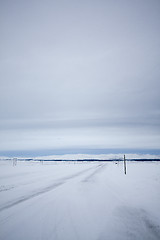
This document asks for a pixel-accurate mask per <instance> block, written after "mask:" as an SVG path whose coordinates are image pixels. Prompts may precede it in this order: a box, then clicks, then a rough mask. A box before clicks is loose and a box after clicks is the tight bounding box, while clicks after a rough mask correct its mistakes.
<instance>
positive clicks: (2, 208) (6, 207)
mask: <svg viewBox="0 0 160 240" xmlns="http://www.w3.org/2000/svg"><path fill="white" fill-rule="evenodd" d="M94 168H97V165H96V166H94V167H91V168H89V169H86V170H83V171H80V172H78V173H75V174H72V175H69V176H67V177H64V178H61V179H59V180H57V182H54V183H53V184H51V185H49V186H47V187H45V188H43V189H40V190H38V191H36V192H35V193H31V194H29V195H27V196H23V197H21V198H19V199H18V200H16V201H12V202H9V203H7V204H6V205H5V206H1V207H0V212H2V211H4V210H6V209H9V208H11V207H14V206H16V205H18V204H20V203H23V202H25V201H27V200H30V199H32V198H35V197H38V196H40V195H42V194H45V193H47V192H50V191H52V190H54V189H56V188H57V187H59V186H61V185H63V184H65V183H66V181H68V180H70V179H73V178H76V177H79V176H80V175H82V174H84V173H86V172H88V171H91V170H92V169H94Z"/></svg>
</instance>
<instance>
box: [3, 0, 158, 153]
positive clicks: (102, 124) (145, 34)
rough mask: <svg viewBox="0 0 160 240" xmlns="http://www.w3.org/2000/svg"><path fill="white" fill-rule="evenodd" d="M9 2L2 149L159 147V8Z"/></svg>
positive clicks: (151, 5)
mask: <svg viewBox="0 0 160 240" xmlns="http://www.w3.org/2000/svg"><path fill="white" fill-rule="evenodd" d="M0 4H1V8H0V9H1V10H0V11H1V12H0V16H1V21H0V22H1V26H0V27H1V35H2V37H1V47H0V51H1V58H0V115H1V119H0V131H1V136H3V137H1V142H3V144H1V148H2V149H1V150H3V149H5V150H10V149H11V148H12V149H16V150H18V149H23V148H24V149H29V148H31V147H32V148H34V147H35V148H41V147H44V148H50V147H52V146H53V145H54V146H55V147H56V148H58V147H59V148H60V147H70V148H72V147H74V146H75V143H76V147H81V146H83V147H86V148H87V147H88V148H91V147H94V146H97V147H99V148H101V147H104V148H109V147H113V148H114V147H117V146H119V147H130V148H132V147H134V148H136V147H139V143H140V142H141V141H140V140H139V139H141V140H143V142H144V143H143V142H141V143H140V145H141V147H142V148H143V147H144V148H149V147H150V148H158V146H159V145H158V140H157V139H159V137H160V122H159V119H160V106H159V103H160V95H159V89H160V81H159V77H160V70H159V63H160V45H159V42H160V31H159V26H160V16H159V12H160V3H159V1H156V0H154V1H149V0H148V1H147V0H145V1H143V0H142V1H126V0H120V1H102V0H101V1H80V2H79V1H49V0H48V1H1V3H0ZM17 133H18V136H19V137H18V138H17ZM63 133H64V134H63ZM82 133H83V134H82ZM35 135H36V136H37V137H36V138H35V137H34V136H35ZM43 136H45V138H43ZM97 136H98V137H97ZM16 139H17V140H16ZM38 139H41V140H40V141H38ZM53 139H54V140H53ZM56 139H59V141H58V140H56ZM60 139H61V140H60ZM121 139H123V141H122V140H121ZM52 140H53V141H52ZM16 141H17V143H16ZM13 142H14V143H13ZM51 142H54V144H53V143H51Z"/></svg>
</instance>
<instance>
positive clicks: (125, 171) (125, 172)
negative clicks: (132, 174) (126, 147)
mask: <svg viewBox="0 0 160 240" xmlns="http://www.w3.org/2000/svg"><path fill="white" fill-rule="evenodd" d="M124 174H127V170H126V156H125V155H124Z"/></svg>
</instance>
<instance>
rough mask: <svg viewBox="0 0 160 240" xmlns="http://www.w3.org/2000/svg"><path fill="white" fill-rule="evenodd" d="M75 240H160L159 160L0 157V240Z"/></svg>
mask: <svg viewBox="0 0 160 240" xmlns="http://www.w3.org/2000/svg"><path fill="white" fill-rule="evenodd" d="M77 239H78V240H130V239H132V240H156V239H157V240H158V239H160V162H128V163H127V175H124V173H123V162H119V163H117V164H115V162H78V163H74V162H58V163H57V162H43V164H42V162H38V161H37V162H34V161H26V162H25V161H22V162H20V161H18V164H17V166H13V165H12V161H0V240H77Z"/></svg>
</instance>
